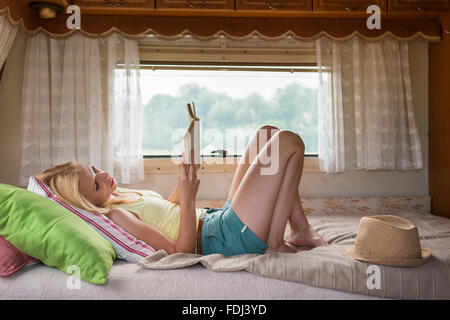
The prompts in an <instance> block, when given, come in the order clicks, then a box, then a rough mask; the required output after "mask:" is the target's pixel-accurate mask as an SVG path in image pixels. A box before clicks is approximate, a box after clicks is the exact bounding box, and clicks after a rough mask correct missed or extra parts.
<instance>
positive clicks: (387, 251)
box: [342, 215, 431, 267]
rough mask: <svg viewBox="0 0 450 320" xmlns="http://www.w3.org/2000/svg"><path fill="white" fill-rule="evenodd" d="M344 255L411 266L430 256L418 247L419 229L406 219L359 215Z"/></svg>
mask: <svg viewBox="0 0 450 320" xmlns="http://www.w3.org/2000/svg"><path fill="white" fill-rule="evenodd" d="M342 255H343V256H346V257H348V258H352V259H356V260H361V261H367V262H372V263H375V264H382V265H387V266H394V267H415V266H418V265H421V264H423V263H425V262H427V261H428V260H429V259H430V258H431V250H429V249H421V247H420V240H419V232H418V230H417V228H416V226H415V225H414V224H412V223H411V222H410V221H409V220H406V219H404V218H400V217H397V216H391V215H382V216H371V217H363V218H361V221H360V223H359V228H358V233H357V235H356V241H355V246H354V247H353V248H350V249H347V250H345V251H344V252H343V253H342Z"/></svg>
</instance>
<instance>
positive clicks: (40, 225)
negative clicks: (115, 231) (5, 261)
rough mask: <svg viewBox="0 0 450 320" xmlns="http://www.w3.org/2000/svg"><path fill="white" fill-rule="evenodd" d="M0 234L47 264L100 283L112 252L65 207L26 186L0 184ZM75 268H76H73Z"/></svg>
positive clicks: (109, 267)
mask: <svg viewBox="0 0 450 320" xmlns="http://www.w3.org/2000/svg"><path fill="white" fill-rule="evenodd" d="M0 235H1V236H3V237H4V238H5V239H6V240H8V241H9V242H11V243H12V244H13V245H14V246H15V247H16V248H17V249H19V250H20V251H22V252H24V253H26V254H28V255H29V256H32V257H33V258H36V259H39V260H40V261H41V262H42V263H44V264H46V265H47V266H51V267H56V268H58V269H59V270H61V271H64V272H66V273H70V274H72V272H73V269H74V267H71V268H70V269H69V270H68V268H69V267H70V266H77V267H78V268H79V270H80V278H81V279H82V280H84V281H87V282H90V283H95V284H104V283H105V282H106V280H107V276H108V272H109V270H110V269H111V266H112V264H113V261H114V260H115V259H116V252H115V250H114V248H113V247H112V246H111V244H110V243H109V242H108V241H106V240H105V239H104V238H103V237H102V236H101V235H100V234H99V233H98V232H96V231H95V230H94V229H92V228H91V227H90V226H89V225H88V224H87V223H85V222H84V221H83V220H82V219H81V218H79V217H77V216H76V215H74V214H72V213H71V212H70V211H69V210H67V209H65V208H64V207H62V206H60V205H58V204H56V203H54V202H53V201H51V200H49V199H46V198H44V197H41V196H40V195H38V194H35V193H33V192H30V191H28V190H25V189H22V188H18V187H15V186H10V185H6V184H0ZM75 270H76V269H75Z"/></svg>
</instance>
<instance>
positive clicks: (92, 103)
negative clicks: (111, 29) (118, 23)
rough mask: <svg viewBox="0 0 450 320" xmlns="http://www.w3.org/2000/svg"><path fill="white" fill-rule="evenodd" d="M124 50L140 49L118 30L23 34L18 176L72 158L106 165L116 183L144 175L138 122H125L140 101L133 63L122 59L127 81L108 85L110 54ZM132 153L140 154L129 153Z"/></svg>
mask: <svg viewBox="0 0 450 320" xmlns="http://www.w3.org/2000/svg"><path fill="white" fill-rule="evenodd" d="M123 43H125V45H122V44H123ZM133 44H134V46H133ZM124 50H128V55H129V56H130V57H136V55H137V45H136V44H135V42H134V41H132V40H126V39H123V38H120V37H118V36H116V35H112V36H111V37H110V38H108V39H107V40H106V42H105V41H100V40H99V39H92V38H88V37H85V36H82V35H81V34H74V35H72V36H71V37H69V38H67V39H63V40H57V39H49V38H48V37H47V36H45V35H44V34H42V33H39V34H37V35H36V36H33V37H30V38H29V39H28V43H27V50H26V58H25V74H24V84H23V129H24V138H23V145H22V166H21V183H25V184H26V181H27V180H28V177H29V176H31V175H33V174H36V173H38V172H42V171H43V170H45V169H47V168H49V167H52V166H55V165H57V164H60V163H63V162H66V161H70V160H77V161H78V162H83V163H89V164H91V165H95V166H97V167H99V168H103V169H104V170H107V171H109V172H110V173H111V174H113V175H114V176H115V177H116V178H117V180H118V181H119V182H121V183H134V182H138V181H142V180H144V168H143V162H142V152H141V151H140V149H139V148H140V146H141V145H142V138H141V136H140V134H141V131H142V130H141V128H140V126H139V123H138V122H131V121H130V122H128V125H123V121H127V120H134V118H133V117H134V116H135V114H137V112H136V110H138V109H139V108H140V106H141V103H140V95H139V94H137V92H140V80H139V72H138V64H131V63H130V64H128V65H127V64H125V65H124V67H123V68H124V69H123V70H125V71H126V72H125V74H124V76H123V77H122V79H121V80H124V83H125V84H126V86H124V87H122V86H117V85H116V87H117V90H114V89H113V88H115V84H114V83H115V82H116V79H115V77H114V75H115V69H116V63H115V62H116V61H117V59H119V58H120V56H119V55H118V53H120V52H123V51H124ZM123 55H124V54H122V56H123ZM125 55H126V54H125ZM105 61H107V63H105ZM136 69H137V72H136ZM105 92H112V93H114V94H112V95H111V96H110V97H109V96H108V95H105ZM116 93H117V95H116ZM116 118H120V119H116ZM118 124H120V125H118ZM136 132H138V133H136ZM130 137H131V138H130ZM131 140H133V143H131ZM124 154H125V155H126V156H123V155H124ZM137 157H139V158H140V161H132V159H135V158H137ZM130 159H131V160H130Z"/></svg>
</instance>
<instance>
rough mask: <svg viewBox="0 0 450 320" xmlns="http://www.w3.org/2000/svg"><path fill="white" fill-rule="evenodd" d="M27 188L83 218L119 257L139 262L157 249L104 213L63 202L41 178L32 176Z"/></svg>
mask: <svg viewBox="0 0 450 320" xmlns="http://www.w3.org/2000/svg"><path fill="white" fill-rule="evenodd" d="M27 189H28V190H29V191H31V192H34V193H37V194H39V195H41V196H43V197H44V198H47V199H50V200H52V201H53V202H56V203H57V204H59V205H61V206H63V207H65V208H66V209H67V210H69V211H70V212H72V213H74V214H76V215H77V216H78V217H80V218H81V219H83V220H84V221H85V222H86V223H88V224H89V225H90V226H91V227H92V228H94V230H96V231H97V232H98V233H100V234H101V235H102V236H103V238H105V239H106V240H108V241H109V242H110V243H111V244H112V246H113V247H114V249H115V250H116V254H117V259H119V260H123V261H130V262H138V261H139V260H141V259H143V258H145V257H147V256H149V255H151V254H153V253H155V249H153V248H152V247H151V246H149V245H148V244H146V243H145V242H144V241H141V240H138V239H137V238H135V237H134V236H133V235H131V234H129V233H128V232H126V231H125V230H123V229H122V228H121V227H119V226H118V225H117V224H115V223H114V222H113V221H111V220H110V219H108V218H107V217H106V216H105V215H104V214H94V213H91V212H89V211H86V210H83V209H79V208H76V207H74V206H71V205H68V204H65V203H63V202H62V201H60V200H59V199H58V198H57V197H56V196H55V195H54V194H53V192H52V191H51V189H50V187H49V186H47V185H46V184H45V183H43V182H42V181H40V180H39V179H37V178H35V177H30V179H29V182H28V188H27Z"/></svg>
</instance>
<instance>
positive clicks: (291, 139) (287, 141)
mask: <svg viewBox="0 0 450 320" xmlns="http://www.w3.org/2000/svg"><path fill="white" fill-rule="evenodd" d="M278 136H279V139H280V143H282V144H284V145H288V146H292V147H295V148H298V149H299V150H300V151H301V152H305V143H304V142H303V139H302V138H301V137H300V135H299V134H298V133H295V132H293V131H290V130H280V131H279V132H278Z"/></svg>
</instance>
